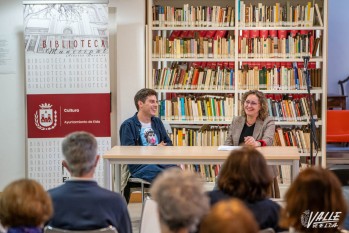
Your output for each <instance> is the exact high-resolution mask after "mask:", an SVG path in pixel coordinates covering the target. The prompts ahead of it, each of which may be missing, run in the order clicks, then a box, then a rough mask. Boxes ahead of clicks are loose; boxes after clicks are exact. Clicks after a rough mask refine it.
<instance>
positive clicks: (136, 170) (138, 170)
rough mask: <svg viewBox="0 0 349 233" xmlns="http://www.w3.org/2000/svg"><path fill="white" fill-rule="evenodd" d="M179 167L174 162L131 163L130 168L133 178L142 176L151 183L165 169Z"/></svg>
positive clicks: (141, 177)
mask: <svg viewBox="0 0 349 233" xmlns="http://www.w3.org/2000/svg"><path fill="white" fill-rule="evenodd" d="M170 167H177V165H174V164H140V165H138V164H137V165H136V164H129V165H128V169H129V170H130V173H131V177H132V178H140V179H143V180H146V181H148V182H150V183H152V182H153V180H154V179H155V178H156V176H157V175H159V174H160V173H161V172H162V171H163V170H165V169H167V168H170Z"/></svg>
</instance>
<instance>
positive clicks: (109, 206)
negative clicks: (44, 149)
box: [48, 132, 132, 233]
mask: <svg viewBox="0 0 349 233" xmlns="http://www.w3.org/2000/svg"><path fill="white" fill-rule="evenodd" d="M62 152H63V155H64V157H65V160H63V162H62V164H63V166H64V167H65V168H66V169H68V171H69V172H70V174H71V176H72V177H71V179H70V180H68V181H66V182H65V184H63V185H61V186H59V187H57V188H54V189H51V190H49V194H50V195H51V198H52V202H53V206H54V214H53V217H52V219H51V220H49V222H48V225H50V226H52V227H57V228H62V229H67V230H93V229H99V228H104V227H108V226H110V225H112V226H114V227H115V228H116V229H117V230H118V232H119V233H132V227H131V221H130V217H129V214H128V210H127V205H126V203H125V200H124V199H123V197H122V196H121V195H120V194H118V193H115V192H111V191H109V190H106V189H103V188H101V187H99V186H98V184H97V182H96V181H95V180H93V175H94V172H95V168H96V166H97V163H98V160H99V156H98V155H97V141H96V139H95V138H94V136H93V135H91V134H89V133H86V132H75V133H72V134H70V135H68V136H67V137H66V138H65V139H64V141H63V143H62Z"/></svg>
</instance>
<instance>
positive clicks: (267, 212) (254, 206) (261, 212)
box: [207, 190, 283, 232]
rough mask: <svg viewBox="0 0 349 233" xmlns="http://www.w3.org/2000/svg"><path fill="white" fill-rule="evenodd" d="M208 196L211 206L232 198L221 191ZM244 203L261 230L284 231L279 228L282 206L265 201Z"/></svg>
mask: <svg viewBox="0 0 349 233" xmlns="http://www.w3.org/2000/svg"><path fill="white" fill-rule="evenodd" d="M207 194H208V196H209V198H210V204H211V206H213V205H214V204H216V203H217V202H219V201H222V200H227V199H230V198H232V196H229V195H228V194H226V193H224V192H223V191H221V190H213V191H211V192H208V193H207ZM242 201H243V200H242ZM244 203H245V205H246V207H247V208H248V209H250V211H251V212H252V214H253V215H254V217H255V219H256V221H257V223H258V225H259V228H260V229H266V228H273V229H274V230H275V232H278V231H280V230H283V229H281V228H280V227H279V226H278V223H279V212H280V206H279V205H278V204H277V203H276V202H273V201H272V200H269V199H264V200H261V201H256V202H248V201H244Z"/></svg>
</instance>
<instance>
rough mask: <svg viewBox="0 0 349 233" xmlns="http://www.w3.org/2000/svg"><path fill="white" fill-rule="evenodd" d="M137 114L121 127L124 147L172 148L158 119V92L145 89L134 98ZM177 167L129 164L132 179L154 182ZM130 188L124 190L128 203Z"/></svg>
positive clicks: (121, 138)
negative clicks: (165, 170) (159, 176)
mask: <svg viewBox="0 0 349 233" xmlns="http://www.w3.org/2000/svg"><path fill="white" fill-rule="evenodd" d="M134 102H135V105H136V108H137V111H138V112H136V114H135V115H134V116H133V117H131V118H129V119H127V120H125V121H124V122H123V123H122V125H121V127H120V132H119V133H120V141H121V145H122V146H172V141H171V139H170V138H169V137H168V135H167V133H166V130H165V127H164V125H163V123H162V122H161V120H160V119H159V118H158V117H155V116H156V115H157V113H158V105H159V104H158V100H157V93H156V91H154V90H152V89H148V88H143V89H141V90H139V91H138V92H137V94H136V95H135V97H134ZM173 166H175V165H166V164H162V165H156V164H137V165H136V164H129V165H128V169H129V170H130V173H131V177H133V178H140V179H144V180H146V181H148V182H152V181H153V180H154V178H155V177H156V176H157V175H158V174H159V173H160V172H162V171H163V170H164V169H166V168H168V167H173ZM129 189H130V187H129V186H128V185H127V186H126V187H125V189H124V196H125V198H126V201H127V202H128V200H129V195H130V193H129V192H130V191H129Z"/></svg>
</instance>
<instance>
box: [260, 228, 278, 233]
mask: <svg viewBox="0 0 349 233" xmlns="http://www.w3.org/2000/svg"><path fill="white" fill-rule="evenodd" d="M258 233H275V231H274V229H273V228H266V229H263V230H260V231H258Z"/></svg>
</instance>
